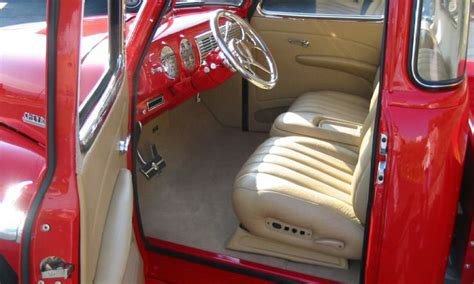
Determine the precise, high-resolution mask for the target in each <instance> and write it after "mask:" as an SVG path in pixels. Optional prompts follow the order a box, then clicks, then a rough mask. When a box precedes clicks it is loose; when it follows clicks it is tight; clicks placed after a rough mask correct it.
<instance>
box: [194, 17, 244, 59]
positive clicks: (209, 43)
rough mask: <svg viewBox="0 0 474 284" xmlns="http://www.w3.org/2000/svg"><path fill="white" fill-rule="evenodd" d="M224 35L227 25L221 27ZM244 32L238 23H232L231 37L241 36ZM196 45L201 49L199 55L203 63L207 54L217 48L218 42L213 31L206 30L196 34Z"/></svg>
mask: <svg viewBox="0 0 474 284" xmlns="http://www.w3.org/2000/svg"><path fill="white" fill-rule="evenodd" d="M220 30H221V33H222V35H224V32H225V26H221V27H220ZM241 36H242V32H241V30H240V28H239V26H238V25H237V24H234V23H232V24H231V25H230V31H229V39H232V38H240V37H241ZM195 39H196V45H197V47H198V50H199V57H200V58H201V63H202V62H203V61H204V60H205V59H206V56H208V55H209V53H211V52H212V51H213V50H215V49H216V48H217V42H216V40H215V39H214V36H213V35H212V32H211V31H208V32H205V33H203V34H200V35H198V36H196V38H195Z"/></svg>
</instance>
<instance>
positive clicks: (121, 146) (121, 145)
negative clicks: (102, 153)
mask: <svg viewBox="0 0 474 284" xmlns="http://www.w3.org/2000/svg"><path fill="white" fill-rule="evenodd" d="M130 138H131V136H130V135H127V137H126V138H125V140H120V141H119V142H118V151H119V152H120V154H125V153H127V151H128V146H129V145H130Z"/></svg>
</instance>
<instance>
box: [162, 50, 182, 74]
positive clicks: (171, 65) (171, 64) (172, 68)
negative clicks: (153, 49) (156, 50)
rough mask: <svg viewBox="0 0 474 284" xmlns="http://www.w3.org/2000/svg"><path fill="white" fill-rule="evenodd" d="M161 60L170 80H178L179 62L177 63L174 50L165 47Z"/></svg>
mask: <svg viewBox="0 0 474 284" xmlns="http://www.w3.org/2000/svg"><path fill="white" fill-rule="evenodd" d="M160 60H161V66H163V70H164V71H165V74H166V75H167V76H168V78H170V79H176V77H177V76H178V62H177V61H176V55H175V54H174V51H173V49H171V47H169V46H167V45H165V46H164V47H163V49H162V50H161V55H160Z"/></svg>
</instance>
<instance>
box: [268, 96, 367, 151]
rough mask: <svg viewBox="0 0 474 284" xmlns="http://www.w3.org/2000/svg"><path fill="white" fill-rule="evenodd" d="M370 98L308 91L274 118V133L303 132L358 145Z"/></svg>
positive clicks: (310, 135) (309, 135)
mask: <svg viewBox="0 0 474 284" xmlns="http://www.w3.org/2000/svg"><path fill="white" fill-rule="evenodd" d="M369 106H370V101H369V100H368V99H365V98H362V97H359V96H355V95H351V94H346V93H341V92H335V91H319V92H311V93H306V94H304V95H302V96H300V97H298V99H296V100H295V102H294V103H293V104H292V105H291V107H290V109H289V110H288V112H285V113H283V114H281V115H279V116H278V117H277V119H276V120H275V122H274V124H273V126H272V129H271V132H270V135H271V136H291V135H302V136H308V137H314V138H319V139H324V140H328V141H334V142H339V143H342V144H349V145H354V146H357V145H359V144H360V135H359V134H360V133H359V131H360V128H361V127H362V124H363V123H364V120H365V118H366V117H367V114H368V112H369Z"/></svg>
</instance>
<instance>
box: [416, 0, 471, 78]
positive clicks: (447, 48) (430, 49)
mask: <svg viewBox="0 0 474 284" xmlns="http://www.w3.org/2000/svg"><path fill="white" fill-rule="evenodd" d="M420 5H421V6H420ZM469 5H470V2H469V1H465V0H420V1H419V2H418V4H417V7H416V10H415V11H416V13H417V23H416V25H415V35H416V36H415V43H414V44H413V51H412V71H413V72H414V77H415V79H416V80H417V81H418V83H421V84H422V85H424V86H427V87H429V86H431V85H433V86H443V85H451V84H453V83H455V82H456V81H459V79H460V78H462V77H463V75H464V72H465V69H466V51H467V42H468V36H467V35H468V24H469Z"/></svg>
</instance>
